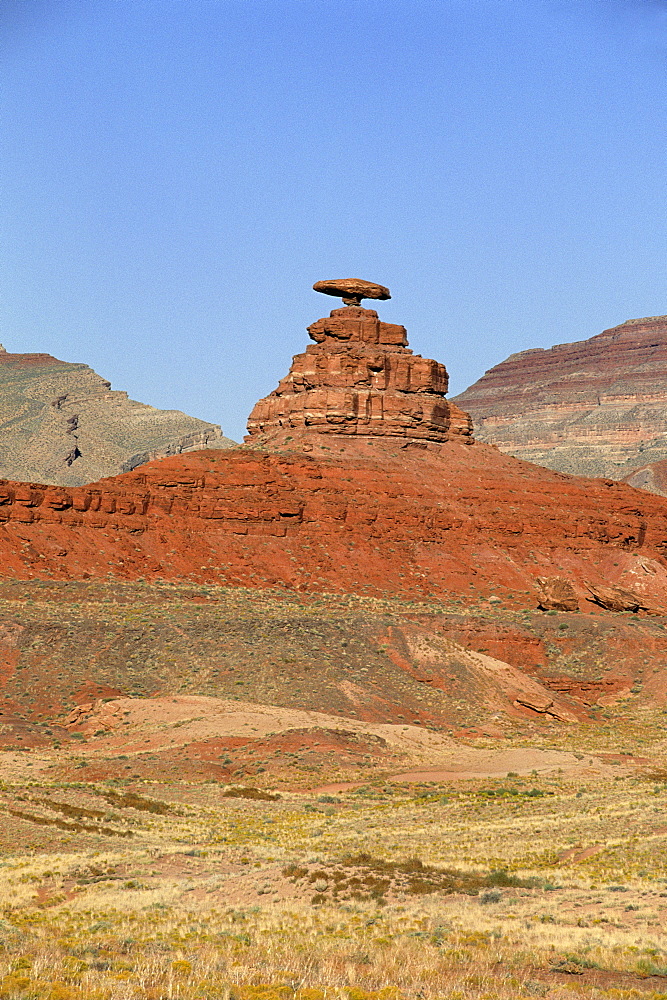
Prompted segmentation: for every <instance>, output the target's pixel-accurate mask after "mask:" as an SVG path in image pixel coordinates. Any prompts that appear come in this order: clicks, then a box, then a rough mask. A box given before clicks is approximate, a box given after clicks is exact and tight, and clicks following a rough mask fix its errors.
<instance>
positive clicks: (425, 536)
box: [0, 305, 667, 612]
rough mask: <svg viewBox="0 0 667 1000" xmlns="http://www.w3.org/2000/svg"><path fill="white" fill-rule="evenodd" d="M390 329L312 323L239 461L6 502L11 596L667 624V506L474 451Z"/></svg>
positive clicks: (4, 498) (435, 385)
mask: <svg viewBox="0 0 667 1000" xmlns="http://www.w3.org/2000/svg"><path fill="white" fill-rule="evenodd" d="M383 327H384V324H381V323H379V321H378V320H377V314H376V313H374V311H373V310H364V309H362V308H361V307H359V306H356V305H353V306H350V307H348V308H347V309H342V310H334V312H333V313H332V316H331V317H330V318H329V319H328V320H324V321H319V322H318V323H316V324H313V326H311V328H310V334H311V337H312V338H313V339H314V340H315V341H316V344H317V347H316V348H315V349H311V351H310V352H306V354H305V355H298V356H297V358H296V359H295V362H294V365H293V366H292V369H291V372H290V375H289V376H288V377H287V378H286V379H284V380H283V382H281V384H280V386H279V387H278V389H277V390H276V391H275V392H274V393H272V394H271V396H269V397H267V399H266V400H264V401H260V403H259V404H258V405H257V407H256V408H255V410H254V412H253V414H252V415H251V418H250V421H249V430H250V435H249V439H248V442H249V444H248V446H246V447H245V448H239V449H228V450H226V451H218V452H214V451H213V452H211V451H200V452H199V453H197V454H193V455H182V456H175V457H172V458H167V459H163V460H162V461H159V462H150V463H148V464H146V465H144V466H142V467H141V468H139V469H135V470H134V471H131V472H127V473H125V474H123V475H120V476H116V477H114V478H109V479H103V480H101V481H99V482H97V483H93V484H89V485H87V486H81V487H76V488H66V489H65V488H62V487H59V488H56V487H46V486H41V485H38V484H26V483H23V484H20V483H5V484H2V489H0V524H1V526H0V577H4V578H18V579H21V578H22V579H49V578H50V579H89V578H107V577H116V578H121V579H125V580H132V579H137V578H144V579H146V580H158V579H162V580H174V581H176V580H190V581H193V582H194V581H196V582H199V583H205V582H210V583H219V584H226V585H232V586H241V587H247V586H250V587H254V588H262V587H266V586H274V585H278V586H282V587H287V588H290V589H293V590H297V591H309V592H311V593H312V592H318V591H319V592H326V591H329V592H338V593H357V594H359V593H362V594H367V595H373V596H384V595H393V596H397V595H401V596H403V597H405V598H411V597H412V598H414V597H417V598H420V599H421V598H423V597H425V596H428V597H437V598H445V597H450V596H452V595H460V596H465V597H471V596H473V594H474V595H476V596H478V597H486V598H490V597H494V598H496V599H497V598H498V597H500V598H502V599H503V600H505V601H507V602H510V603H512V604H514V605H516V606H519V607H535V606H536V605H537V603H540V604H541V605H542V606H547V607H556V608H561V609H570V610H572V609H576V608H577V607H579V606H581V607H586V606H590V605H589V604H588V602H589V601H591V600H593V601H595V602H597V603H598V604H601V605H603V606H605V607H610V608H613V609H614V610H624V609H628V610H639V609H640V608H642V607H644V608H646V609H647V610H653V611H654V612H660V611H664V610H665V608H667V571H666V570H665V568H664V565H663V555H664V553H665V551H666V550H667V517H666V513H667V510H666V508H665V505H664V501H663V500H662V498H658V497H652V496H650V495H648V494H646V493H640V492H638V491H636V490H633V489H631V488H630V487H629V486H626V485H624V484H621V483H612V482H609V481H607V482H595V483H591V482H590V481H589V480H585V479H578V478H575V477H570V476H564V475H562V474H561V473H557V472H554V471H551V470H548V469H541V468H539V467H537V466H535V465H531V464H528V463H525V462H520V461H517V460H516V459H515V458H512V457H510V456H508V455H503V454H501V453H500V452H499V451H498V450H497V449H496V448H492V447H489V446H488V445H486V444H481V443H475V442H474V441H473V439H472V437H471V434H470V421H469V417H468V415H467V414H466V413H464V412H463V411H462V410H460V409H459V408H458V407H456V406H455V405H451V404H449V403H448V402H447V400H445V399H444V392H445V391H446V380H447V373H446V371H445V369H444V367H442V366H441V365H438V364H437V363H436V362H435V361H430V360H428V359H422V358H419V357H418V356H414V355H412V352H410V351H407V349H406V347H405V343H406V338H405V331H404V330H403V328H402V327H389V328H383ZM509 408H510V409H511V406H510V407H509ZM545 580H546V581H547V582H546V583H545V582H544V581H545ZM549 581H550V582H549ZM610 587H611V588H612V590H609V588H610ZM614 587H615V588H617V590H616V591H613V588H614ZM612 591H613V592H612Z"/></svg>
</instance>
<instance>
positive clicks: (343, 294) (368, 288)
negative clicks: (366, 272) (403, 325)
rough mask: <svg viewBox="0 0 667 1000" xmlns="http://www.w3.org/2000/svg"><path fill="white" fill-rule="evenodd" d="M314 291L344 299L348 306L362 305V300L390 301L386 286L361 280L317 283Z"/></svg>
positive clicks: (339, 279) (349, 279)
mask: <svg viewBox="0 0 667 1000" xmlns="http://www.w3.org/2000/svg"><path fill="white" fill-rule="evenodd" d="M313 290H314V291H316V292H323V293H324V295H335V296H336V298H338V299H342V300H343V302H344V303H345V305H346V306H358V305H361V300H362V299H390V298H391V295H390V293H389V289H388V288H385V286H384V285H375V284H374V283H373V282H372V281H362V279H361V278H334V279H332V280H331V281H316V282H315V284H314V285H313Z"/></svg>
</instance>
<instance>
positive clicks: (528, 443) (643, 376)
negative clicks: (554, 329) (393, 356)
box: [456, 316, 667, 488]
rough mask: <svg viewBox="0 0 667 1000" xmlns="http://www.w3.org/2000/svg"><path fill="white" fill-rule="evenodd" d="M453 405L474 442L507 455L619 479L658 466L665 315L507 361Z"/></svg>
mask: <svg viewBox="0 0 667 1000" xmlns="http://www.w3.org/2000/svg"><path fill="white" fill-rule="evenodd" d="M456 402H457V403H459V404H460V405H461V406H463V407H465V409H467V410H468V411H469V412H470V414H471V416H472V418H473V423H474V428H475V434H476V436H477V438H478V439H480V440H482V441H486V442H488V443H489V444H495V445H497V446H498V448H500V449H501V450H502V451H505V452H507V453H508V454H510V455H515V456H516V457H518V458H523V459H526V460H527V461H530V462H536V463H538V464H539V465H544V466H547V467H548V468H551V469H557V470H559V471H561V472H569V473H573V474H575V475H585V476H605V477H607V478H610V479H624V478H626V477H628V476H629V475H630V474H631V473H632V472H633V470H635V469H638V468H640V467H641V466H645V465H647V464H649V463H652V462H656V461H662V460H663V459H667V316H652V317H648V318H645V319H636V320H628V321H627V322H626V323H622V324H621V325H620V326H616V327H613V328H612V329H610V330H605V331H604V332H603V333H601V334H599V335H598V336H596V337H592V338H591V339H590V340H583V341H579V342H577V343H573V344H559V345H557V346H556V347H552V348H550V349H548V350H541V349H537V350H531V351H522V352H521V353H519V354H513V355H511V356H510V357H509V358H507V360H506V361H503V362H502V363H501V364H499V365H496V366H495V367H494V368H492V369H491V370H490V371H488V372H487V373H486V374H485V375H484V376H483V377H482V378H481V379H480V380H479V381H478V382H476V383H475V384H474V385H472V386H470V388H469V389H466V391H465V392H463V393H461V395H459V396H457V397H456ZM647 488H648V487H647Z"/></svg>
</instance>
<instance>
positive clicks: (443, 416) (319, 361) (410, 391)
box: [246, 279, 473, 445]
mask: <svg viewBox="0 0 667 1000" xmlns="http://www.w3.org/2000/svg"><path fill="white" fill-rule="evenodd" d="M313 287H314V288H315V290H316V291H323V292H325V293H326V294H327V295H337V296H340V297H341V298H343V301H344V302H345V301H347V302H352V303H358V302H359V301H360V300H361V299H362V298H376V299H388V298H389V297H390V295H389V289H388V288H385V287H384V286H383V285H374V284H372V283H371V282H365V281H361V280H359V279H341V280H336V281H323V282H317V284H315V285H314V286H313ZM308 333H309V335H310V338H311V340H314V341H315V343H314V344H311V345H309V346H308V347H307V348H306V351H305V353H303V354H297V355H296V357H295V358H294V359H293V362H292V367H291V368H290V371H289V374H288V375H287V376H286V377H285V378H284V379H282V381H281V382H280V384H279V385H278V388H277V389H274V391H273V392H272V393H271V394H270V395H269V396H267V397H266V398H265V399H260V401H259V402H258V403H257V404H256V405H255V408H254V409H253V411H252V413H251V414H250V417H249V419H248V435H247V437H246V441H247V442H249V443H256V444H275V445H280V444H282V443H284V442H285V441H286V439H288V438H289V440H290V441H293V442H296V441H298V440H299V439H300V438H303V439H307V438H308V437H311V436H312V435H313V434H315V435H319V434H338V435H360V436H370V437H375V438H377V437H387V438H405V439H412V440H419V441H435V442H444V441H451V440H455V441H459V442H460V443H462V444H471V443H472V441H473V438H472V423H471V420H470V417H469V416H468V414H467V413H464V412H463V410H460V409H459V408H458V407H457V406H456V405H455V404H454V403H450V402H449V401H448V400H447V399H446V398H445V396H446V393H447V387H448V381H449V379H448V375H447V371H446V369H445V366H444V365H442V364H440V363H439V362H438V361H431V360H430V359H428V358H422V357H421V356H420V355H418V354H413V353H412V351H411V350H410V349H409V348H408V347H407V343H408V340H407V335H406V331H405V327H403V326H396V325H394V324H392V323H383V322H382V321H381V320H380V319H379V318H378V314H377V312H375V310H374V309H364V308H362V307H361V306H360V305H358V304H350V305H346V306H344V307H343V308H342V309H334V310H333V311H332V312H331V314H330V315H329V316H328V317H326V318H325V319H319V320H317V322H315V323H313V324H312V325H311V326H309V327H308Z"/></svg>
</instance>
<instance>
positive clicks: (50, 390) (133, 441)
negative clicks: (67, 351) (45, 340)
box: [0, 350, 234, 486]
mask: <svg viewBox="0 0 667 1000" xmlns="http://www.w3.org/2000/svg"><path fill="white" fill-rule="evenodd" d="M233 444H234V442H233V441H230V440H229V439H228V438H225V437H223V435H222V432H221V430H220V428H219V427H218V426H217V425H216V424H209V423H206V421H204V420H198V419H196V418H195V417H189V416H188V415H187V414H185V413H181V412H180V411H179V410H158V409H155V408H154V407H152V406H147V405H146V404H145V403H139V402H137V401H136V400H133V399H128V397H127V393H126V392H117V391H112V390H111V387H110V384H109V382H107V381H106V380H105V379H103V378H101V377H100V376H99V375H98V374H97V373H96V372H94V371H93V370H92V368H89V367H88V366H87V365H83V364H70V363H68V362H65V361H58V360H57V359H56V358H53V357H51V356H50V355H49V354H11V353H8V352H7V351H4V350H0V477H3V478H6V479H14V480H33V481H34V480H37V481H39V482H42V483H47V484H52V485H61V486H80V485H83V484H84V483H90V482H94V481H95V480H97V479H100V478H102V477H105V476H113V475H116V474H117V473H120V472H125V471H128V470H130V469H133V468H135V467H136V466H138V465H141V464H143V463H144V462H148V461H150V460H151V459H155V458H160V457H162V456H167V455H176V454H180V453H181V452H188V451H196V450H198V449H201V448H228V447H230V446H231V445H233Z"/></svg>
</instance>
